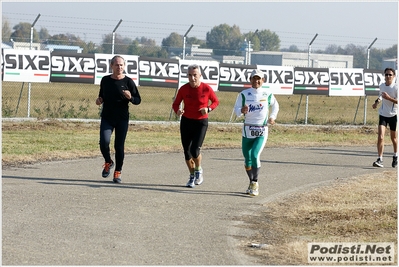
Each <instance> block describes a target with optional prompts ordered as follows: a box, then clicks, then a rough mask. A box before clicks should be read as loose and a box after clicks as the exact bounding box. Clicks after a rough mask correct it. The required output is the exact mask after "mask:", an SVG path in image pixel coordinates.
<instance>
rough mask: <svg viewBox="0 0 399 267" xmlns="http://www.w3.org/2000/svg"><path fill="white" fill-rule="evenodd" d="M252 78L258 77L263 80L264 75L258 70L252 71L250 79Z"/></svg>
mask: <svg viewBox="0 0 399 267" xmlns="http://www.w3.org/2000/svg"><path fill="white" fill-rule="evenodd" d="M254 76H259V77H260V78H265V74H264V73H263V72H262V71H260V70H258V69H254V70H253V71H252V72H251V78H252V77H254Z"/></svg>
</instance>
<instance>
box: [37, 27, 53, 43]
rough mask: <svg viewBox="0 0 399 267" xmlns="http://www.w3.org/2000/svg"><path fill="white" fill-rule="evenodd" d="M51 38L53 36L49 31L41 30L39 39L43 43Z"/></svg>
mask: <svg viewBox="0 0 399 267" xmlns="http://www.w3.org/2000/svg"><path fill="white" fill-rule="evenodd" d="M50 38H51V35H50V34H49V33H48V30H47V29H46V28H41V29H40V31H39V39H40V40H41V41H42V43H43V42H45V41H46V40H48V39H50Z"/></svg>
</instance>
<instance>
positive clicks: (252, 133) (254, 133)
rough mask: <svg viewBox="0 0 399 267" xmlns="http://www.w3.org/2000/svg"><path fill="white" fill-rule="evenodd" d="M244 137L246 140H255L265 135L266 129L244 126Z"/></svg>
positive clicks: (263, 127)
mask: <svg viewBox="0 0 399 267" xmlns="http://www.w3.org/2000/svg"><path fill="white" fill-rule="evenodd" d="M244 131H245V137H247V138H256V137H261V136H264V135H265V131H266V127H265V126H250V125H247V126H244Z"/></svg>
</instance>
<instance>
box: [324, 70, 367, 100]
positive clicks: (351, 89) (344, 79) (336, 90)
mask: <svg viewBox="0 0 399 267" xmlns="http://www.w3.org/2000/svg"><path fill="white" fill-rule="evenodd" d="M329 72H330V90H329V95H330V96H364V95H365V90H364V79H363V69H345V68H342V69H338V68H330V69H329Z"/></svg>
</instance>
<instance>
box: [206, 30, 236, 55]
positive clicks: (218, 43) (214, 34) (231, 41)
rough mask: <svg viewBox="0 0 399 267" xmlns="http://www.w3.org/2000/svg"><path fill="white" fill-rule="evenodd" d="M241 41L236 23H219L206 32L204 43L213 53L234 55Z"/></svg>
mask: <svg viewBox="0 0 399 267" xmlns="http://www.w3.org/2000/svg"><path fill="white" fill-rule="evenodd" d="M242 41H243V37H242V35H241V32H240V28H239V27H238V26H236V25H233V26H232V27H231V26H229V25H227V24H220V25H219V26H215V27H213V28H212V30H211V31H210V32H207V34H206V45H207V47H208V48H211V49H213V53H214V54H215V55H236V54H237V52H238V51H239V49H240V47H241V45H240V44H241V43H242Z"/></svg>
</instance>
